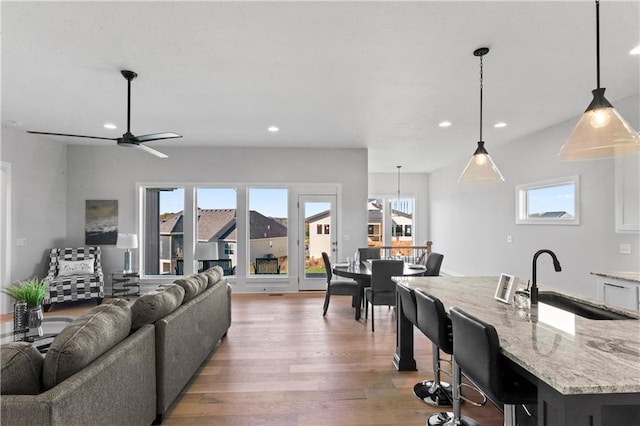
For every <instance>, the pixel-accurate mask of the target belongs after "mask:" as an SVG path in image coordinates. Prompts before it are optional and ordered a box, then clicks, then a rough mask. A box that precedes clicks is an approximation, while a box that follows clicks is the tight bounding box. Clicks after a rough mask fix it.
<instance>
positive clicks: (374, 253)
mask: <svg viewBox="0 0 640 426" xmlns="http://www.w3.org/2000/svg"><path fill="white" fill-rule="evenodd" d="M358 255H359V256H360V262H364V261H365V260H375V259H380V248H379V247H361V248H359V249H358Z"/></svg>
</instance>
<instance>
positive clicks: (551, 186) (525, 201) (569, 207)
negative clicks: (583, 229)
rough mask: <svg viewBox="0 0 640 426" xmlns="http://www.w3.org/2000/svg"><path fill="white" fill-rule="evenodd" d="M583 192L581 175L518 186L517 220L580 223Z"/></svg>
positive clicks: (551, 223)
mask: <svg viewBox="0 0 640 426" xmlns="http://www.w3.org/2000/svg"><path fill="white" fill-rule="evenodd" d="M579 194H580V179H579V176H570V177H565V178H558V179H550V180H545V181H540V182H534V183H529V184H523V185H518V186H517V187H516V204H517V205H516V223H517V224H543V225H579V224H580V202H579V199H580V197H579Z"/></svg>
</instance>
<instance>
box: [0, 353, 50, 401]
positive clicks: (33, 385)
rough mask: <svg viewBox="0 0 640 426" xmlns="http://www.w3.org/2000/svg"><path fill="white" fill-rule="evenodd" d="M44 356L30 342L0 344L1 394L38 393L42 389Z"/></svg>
mask: <svg viewBox="0 0 640 426" xmlns="http://www.w3.org/2000/svg"><path fill="white" fill-rule="evenodd" d="M43 360H44V358H43V356H42V354H41V353H40V352H38V350H37V349H36V348H35V346H33V345H32V344H30V343H27V342H10V343H5V344H3V345H0V365H1V369H0V377H2V380H0V388H1V389H0V394H2V395H37V394H39V393H40V391H41V390H42V382H41V379H42V363H43Z"/></svg>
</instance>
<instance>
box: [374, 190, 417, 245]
mask: <svg viewBox="0 0 640 426" xmlns="http://www.w3.org/2000/svg"><path fill="white" fill-rule="evenodd" d="M383 208H384V206H383V205H382V204H381V203H380V202H379V200H369V204H368V206H367V216H368V219H367V238H368V243H369V246H382V245H384V244H383V242H384V241H383V235H384V233H383V223H382V222H383ZM391 222H392V223H391V227H389V228H388V230H389V231H391V238H392V239H393V240H396V241H408V242H413V214H412V213H405V212H402V211H399V210H396V209H392V210H391Z"/></svg>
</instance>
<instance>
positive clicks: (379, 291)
mask: <svg viewBox="0 0 640 426" xmlns="http://www.w3.org/2000/svg"><path fill="white" fill-rule="evenodd" d="M403 271H404V262H403V261H402V260H380V259H378V260H374V261H373V262H371V287H367V288H365V289H364V300H365V311H364V317H365V319H367V318H368V316H369V304H371V331H372V332H374V331H375V328H374V325H373V323H374V309H373V308H374V306H376V305H387V306H395V305H396V283H395V282H393V281H392V280H391V277H397V276H402V272H403Z"/></svg>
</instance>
